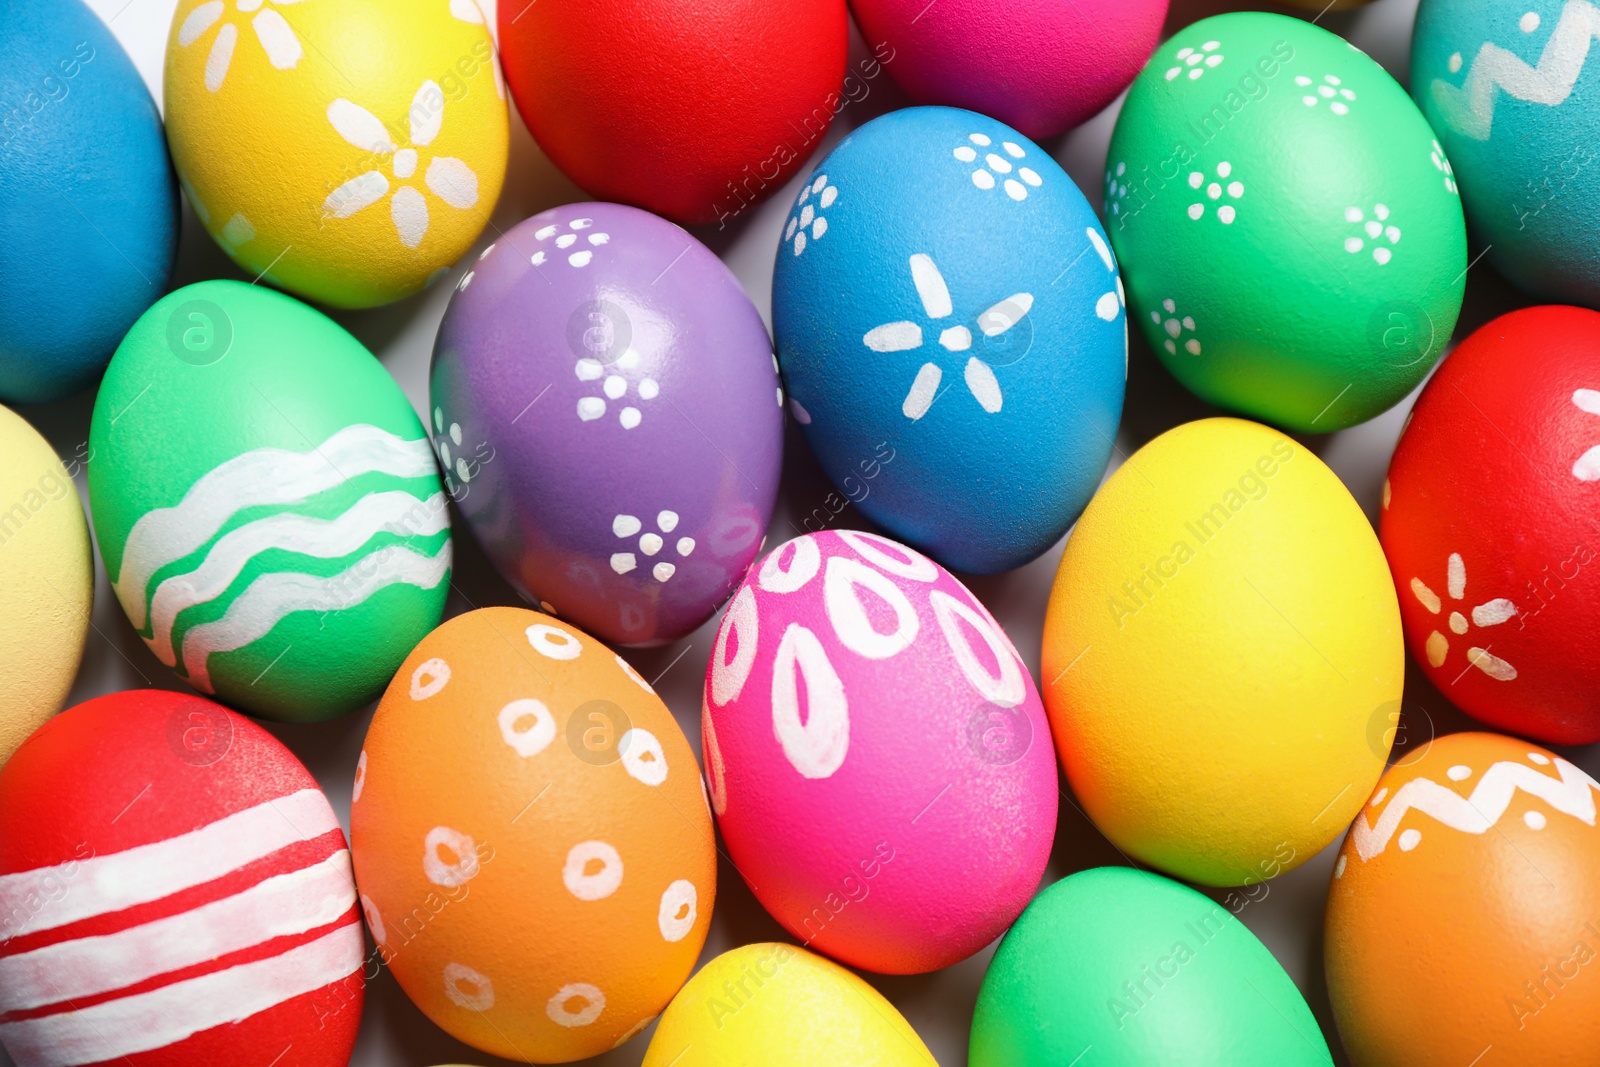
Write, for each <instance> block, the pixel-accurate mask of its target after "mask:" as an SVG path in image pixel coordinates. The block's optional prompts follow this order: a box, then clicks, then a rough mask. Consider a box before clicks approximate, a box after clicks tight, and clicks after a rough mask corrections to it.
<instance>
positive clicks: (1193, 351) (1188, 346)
mask: <svg viewBox="0 0 1600 1067" xmlns="http://www.w3.org/2000/svg"><path fill="white" fill-rule="evenodd" d="M1183 347H1184V349H1185V350H1186V351H1187V352H1188V353H1189V354H1190V355H1191V356H1198V355H1199V354H1200V342H1199V341H1197V340H1196V339H1195V338H1193V337H1191V338H1189V339H1188V340H1187V341H1185V342H1184V343H1183Z"/></svg>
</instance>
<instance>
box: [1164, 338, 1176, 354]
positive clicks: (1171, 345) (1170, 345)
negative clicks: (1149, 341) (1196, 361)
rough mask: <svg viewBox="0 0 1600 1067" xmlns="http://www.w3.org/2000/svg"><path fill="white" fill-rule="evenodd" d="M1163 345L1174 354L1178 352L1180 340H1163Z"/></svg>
mask: <svg viewBox="0 0 1600 1067" xmlns="http://www.w3.org/2000/svg"><path fill="white" fill-rule="evenodd" d="M1161 347H1163V348H1165V349H1166V350H1167V351H1168V352H1169V353H1171V354H1172V355H1174V356H1175V355H1177V354H1178V342H1176V341H1163V342H1161Z"/></svg>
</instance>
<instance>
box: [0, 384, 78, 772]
mask: <svg viewBox="0 0 1600 1067" xmlns="http://www.w3.org/2000/svg"><path fill="white" fill-rule="evenodd" d="M0 456H4V457H5V462H4V463H0V763H4V762H5V761H6V760H8V759H10V758H11V753H13V752H15V751H16V750H17V746H18V745H20V744H22V742H23V741H25V740H27V738H28V735H29V734H31V733H33V731H34V730H35V729H37V728H38V727H39V725H40V724H41V723H43V722H44V721H45V720H46V719H48V718H49V717H50V716H52V715H54V714H55V713H56V712H57V711H59V710H60V709H61V705H62V703H63V702H64V701H65V700H66V699H67V692H68V691H69V690H70V689H71V688H72V680H73V678H74V677H76V675H77V673H78V663H79V661H80V660H82V659H83V640H84V638H85V637H86V636H87V635H88V633H89V609H90V608H91V607H93V606H94V562H93V560H92V559H91V558H90V555H89V527H88V524H87V523H85V522H84V521H83V505H82V504H80V503H79V502H78V492H77V490H76V489H74V488H73V485H72V478H71V477H70V476H68V474H67V471H66V468H65V467H63V466H62V465H61V460H60V459H58V458H57V457H56V453H55V449H53V448H51V447H50V443H49V442H48V441H46V440H45V439H44V438H43V437H40V436H39V433H38V431H36V430H35V429H34V428H33V427H32V426H29V425H28V424H27V422H26V421H24V420H23V418H22V417H21V416H20V415H18V414H16V413H15V412H13V411H12V410H10V409H9V408H4V407H0ZM75 462H76V460H75Z"/></svg>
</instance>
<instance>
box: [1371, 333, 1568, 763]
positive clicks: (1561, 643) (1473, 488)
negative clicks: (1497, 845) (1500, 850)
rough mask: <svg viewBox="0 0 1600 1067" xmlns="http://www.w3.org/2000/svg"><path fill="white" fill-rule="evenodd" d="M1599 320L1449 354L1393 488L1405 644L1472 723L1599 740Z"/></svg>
mask: <svg viewBox="0 0 1600 1067" xmlns="http://www.w3.org/2000/svg"><path fill="white" fill-rule="evenodd" d="M1597 516H1600V314H1597V313H1595V312H1593V311H1587V310H1583V309H1580V308H1572V307H1540V308H1526V309H1523V310H1521V311H1515V312H1512V313H1511V314H1509V315H1506V316H1503V317H1501V318H1498V319H1495V320H1494V321H1493V322H1491V323H1489V324H1488V325H1487V326H1484V327H1483V328H1482V329H1480V330H1478V331H1477V332H1476V333H1474V334H1473V335H1472V336H1471V337H1469V338H1467V340H1466V341H1464V342H1462V343H1461V344H1460V345H1459V346H1458V347H1457V348H1456V350H1455V351H1454V352H1452V353H1451V354H1450V357H1449V359H1447V360H1446V361H1445V362H1444V364H1443V365H1442V366H1441V367H1440V368H1439V373H1438V374H1436V375H1434V377H1433V380H1432V381H1430V382H1429V383H1428V386H1427V388H1426V389H1424V390H1423V391H1422V396H1421V397H1419V398H1418V400H1417V405H1416V407H1415V408H1414V409H1413V410H1412V413H1411V420H1410V422H1409V423H1408V424H1407V426H1406V429H1405V432H1404V435H1403V436H1402V437H1401V438H1400V443H1399V445H1398V446H1397V447H1396V449H1395V454H1394V459H1393V460H1392V461H1391V462H1390V465H1389V479H1388V481H1387V482H1386V483H1385V488H1384V509H1383V524H1382V529H1383V547H1384V551H1385V552H1386V553H1387V554H1388V557H1389V566H1390V568H1391V569H1392V571H1393V573H1394V581H1395V586H1396V587H1397V588H1398V589H1399V591H1400V614H1401V618H1402V620H1403V621H1404V623H1405V634H1406V643H1407V645H1408V646H1409V647H1410V649H1411V653H1412V655H1413V656H1414V657H1415V658H1416V660H1417V663H1418V664H1419V665H1420V666H1421V667H1422V669H1423V671H1424V672H1426V673H1427V675H1428V678H1429V679H1430V680H1431V681H1432V682H1433V683H1434V685H1436V686H1438V687H1439V690H1440V691H1441V692H1443V693H1444V694H1445V695H1446V696H1447V697H1449V699H1450V700H1451V701H1452V702H1453V703H1455V704H1456V705H1458V706H1459V707H1460V708H1461V709H1462V710H1463V711H1465V712H1467V713H1468V714H1470V715H1472V716H1474V717H1476V718H1478V719H1481V720H1483V721H1484V722H1486V723H1490V724H1491V725H1493V726H1496V727H1499V728H1500V729H1502V730H1507V731H1510V732H1512V733H1517V734H1523V735H1526V736H1528V737H1533V738H1538V739H1539V740H1541V741H1546V742H1550V743H1554V744H1562V745H1586V744H1589V743H1591V742H1594V741H1597V740H1600V526H1597V525H1596V517H1597Z"/></svg>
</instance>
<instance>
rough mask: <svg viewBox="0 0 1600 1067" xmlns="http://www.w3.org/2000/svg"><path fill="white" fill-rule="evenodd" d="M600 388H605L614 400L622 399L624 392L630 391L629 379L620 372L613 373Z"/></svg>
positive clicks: (606, 392)
mask: <svg viewBox="0 0 1600 1067" xmlns="http://www.w3.org/2000/svg"><path fill="white" fill-rule="evenodd" d="M600 388H601V389H603V390H605V394H606V396H609V397H610V398H611V399H612V400H621V399H622V394H623V393H626V392H627V391H628V379H626V378H624V377H622V375H620V374H613V375H610V376H609V377H607V378H606V380H605V383H604V384H603V385H601V387H600Z"/></svg>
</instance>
